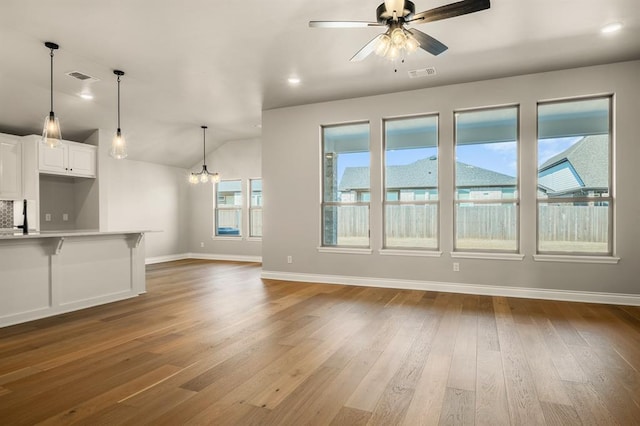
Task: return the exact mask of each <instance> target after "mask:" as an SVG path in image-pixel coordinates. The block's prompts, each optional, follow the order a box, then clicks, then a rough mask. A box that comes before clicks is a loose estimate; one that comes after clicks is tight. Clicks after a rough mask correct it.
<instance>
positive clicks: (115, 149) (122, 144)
mask: <svg viewBox="0 0 640 426" xmlns="http://www.w3.org/2000/svg"><path fill="white" fill-rule="evenodd" d="M109 155H110V156H112V157H113V158H115V159H116V160H122V159H123V158H127V141H126V139H125V138H124V136H123V135H122V131H121V130H120V129H118V130H116V134H115V135H113V140H112V141H111V150H109Z"/></svg>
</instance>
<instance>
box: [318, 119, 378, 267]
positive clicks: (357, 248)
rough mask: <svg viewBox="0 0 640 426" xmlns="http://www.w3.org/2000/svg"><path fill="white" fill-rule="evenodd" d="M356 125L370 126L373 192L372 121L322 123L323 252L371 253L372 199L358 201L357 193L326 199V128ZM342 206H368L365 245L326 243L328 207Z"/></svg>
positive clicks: (369, 189) (321, 217)
mask: <svg viewBox="0 0 640 426" xmlns="http://www.w3.org/2000/svg"><path fill="white" fill-rule="evenodd" d="M355 125H367V127H368V143H367V144H368V148H369V150H368V151H367V152H368V153H369V165H368V167H369V188H368V192H369V194H371V161H372V155H371V154H372V152H371V122H370V121H369V120H357V121H349V122H341V123H334V124H322V125H320V144H319V145H320V203H319V204H320V235H319V237H320V244H319V245H318V250H319V251H321V252H340V251H343V252H345V253H346V252H348V253H365V254H369V253H371V201H358V196H357V194H356V201H325V129H327V128H336V127H343V126H355ZM341 206H353V207H366V208H367V214H366V216H367V218H368V220H367V226H368V230H367V241H368V244H367V245H366V246H365V245H346V244H334V245H329V244H325V211H326V207H341Z"/></svg>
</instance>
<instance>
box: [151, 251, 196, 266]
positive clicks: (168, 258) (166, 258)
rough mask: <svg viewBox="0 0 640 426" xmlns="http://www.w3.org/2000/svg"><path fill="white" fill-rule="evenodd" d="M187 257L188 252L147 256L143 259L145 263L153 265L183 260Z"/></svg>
mask: <svg viewBox="0 0 640 426" xmlns="http://www.w3.org/2000/svg"><path fill="white" fill-rule="evenodd" d="M188 258H189V253H182V254H170V255H168V256H156V257H147V258H146V259H145V260H144V264H145V265H153V264H154V263H163V262H173V261H174V260H184V259H188Z"/></svg>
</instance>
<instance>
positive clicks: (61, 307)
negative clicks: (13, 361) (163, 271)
mask: <svg viewBox="0 0 640 426" xmlns="http://www.w3.org/2000/svg"><path fill="white" fill-rule="evenodd" d="M146 232H148V231H113V232H111V231H110V232H100V231H93V230H79V231H75V230H74V231H55V232H34V233H29V234H22V233H14V232H7V233H0V327H4V326H8V325H12V324H18V323H22V322H26V321H30V320H34V319H38V318H44V317H48V316H52V315H56V314H60V313H64V312H70V311H75V310H78V309H83V308H87V307H90V306H96V305H101V304H104V303H109V302H114V301H117V300H122V299H127V298H130V297H135V296H137V295H139V294H141V293H144V292H145V262H144V257H145V256H144V254H145V253H144V252H145V250H144V235H145V233H146Z"/></svg>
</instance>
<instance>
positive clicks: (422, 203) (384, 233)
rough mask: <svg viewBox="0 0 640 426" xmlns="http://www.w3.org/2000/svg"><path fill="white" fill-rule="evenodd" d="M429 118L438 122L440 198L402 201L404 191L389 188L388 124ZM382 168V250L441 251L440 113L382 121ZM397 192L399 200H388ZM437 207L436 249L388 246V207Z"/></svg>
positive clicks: (437, 145) (384, 119)
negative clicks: (390, 194)
mask: <svg viewBox="0 0 640 426" xmlns="http://www.w3.org/2000/svg"><path fill="white" fill-rule="evenodd" d="M427 117H435V120H436V145H435V148H436V152H437V154H436V158H437V159H436V161H437V168H438V175H437V176H436V182H437V185H436V187H435V189H436V191H437V194H438V198H437V199H436V200H412V201H402V200H401V198H402V190H401V189H397V190H396V189H393V190H390V189H388V188H387V125H386V124H387V122H390V121H396V120H411V119H416V118H427ZM381 166H382V191H381V194H382V250H383V251H392V250H393V251H397V250H400V251H404V250H406V251H410V252H411V251H416V252H438V251H439V250H440V244H441V241H440V200H441V198H442V197H441V194H440V170H441V168H440V166H441V164H440V113H439V112H432V113H424V114H414V115H406V116H399V117H398V116H395V117H387V118H383V119H382V156H381ZM389 192H395V193H397V196H398V197H397V198H398V199H397V200H395V201H394V200H387V198H388V193H389ZM434 204H435V206H436V229H435V233H436V246H435V247H413V246H389V245H388V244H387V206H390V205H393V206H402V205H413V206H427V205H434Z"/></svg>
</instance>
